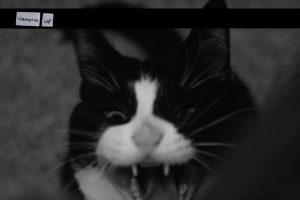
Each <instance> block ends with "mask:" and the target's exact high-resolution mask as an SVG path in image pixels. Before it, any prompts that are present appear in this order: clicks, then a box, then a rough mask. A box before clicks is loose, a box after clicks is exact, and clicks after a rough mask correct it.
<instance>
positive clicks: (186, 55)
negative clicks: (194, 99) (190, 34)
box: [180, 48, 189, 87]
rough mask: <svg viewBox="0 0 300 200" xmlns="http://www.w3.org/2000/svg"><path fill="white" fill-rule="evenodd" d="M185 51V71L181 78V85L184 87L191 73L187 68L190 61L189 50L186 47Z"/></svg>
mask: <svg viewBox="0 0 300 200" xmlns="http://www.w3.org/2000/svg"><path fill="white" fill-rule="evenodd" d="M184 53H185V58H186V59H185V65H184V72H183V76H182V79H181V82H180V86H181V87H184V85H185V83H186V81H187V79H188V77H189V74H187V73H188V71H187V70H188V69H187V66H188V65H189V62H188V51H187V49H186V48H184Z"/></svg>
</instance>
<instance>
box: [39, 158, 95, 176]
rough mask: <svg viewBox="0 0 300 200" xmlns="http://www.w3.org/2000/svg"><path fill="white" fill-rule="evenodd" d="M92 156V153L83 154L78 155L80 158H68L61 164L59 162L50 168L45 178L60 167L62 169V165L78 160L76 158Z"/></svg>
mask: <svg viewBox="0 0 300 200" xmlns="http://www.w3.org/2000/svg"><path fill="white" fill-rule="evenodd" d="M92 155H95V153H94V152H92V153H86V154H83V155H80V156H76V157H74V158H70V159H67V160H65V161H63V162H60V163H58V164H57V165H55V166H53V167H51V168H50V169H49V170H48V171H47V172H46V173H45V175H44V176H45V177H48V176H49V175H50V174H52V173H53V172H54V171H56V170H58V169H60V168H61V167H63V166H64V165H66V164H67V163H70V162H73V161H74V160H76V159H78V158H84V157H87V156H92Z"/></svg>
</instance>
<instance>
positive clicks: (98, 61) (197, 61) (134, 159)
mask: <svg viewBox="0 0 300 200" xmlns="http://www.w3.org/2000/svg"><path fill="white" fill-rule="evenodd" d="M212 2H213V1H211V2H210V3H208V4H207V7H212V5H211V3H212ZM220 2H223V1H220ZM223 3H224V2H223ZM223 6H224V5H223ZM75 47H76V52H77V56H78V62H79V68H80V75H81V78H82V83H81V90H80V97H81V102H80V103H79V104H78V105H77V106H76V108H75V109H74V112H73V114H72V117H71V123H70V152H71V156H72V158H73V161H74V166H76V168H77V169H78V170H80V169H84V168H86V167H88V166H94V167H100V168H101V167H104V166H105V167H108V168H110V169H115V170H121V171H122V173H123V174H127V175H128V173H130V174H132V175H133V176H137V179H138V180H139V184H140V187H141V188H142V189H141V190H143V191H144V193H145V195H146V196H147V195H150V193H153V191H156V190H157V189H156V187H157V186H160V187H166V186H170V185H172V186H174V188H176V190H178V191H179V190H181V189H180V186H179V185H182V183H183V182H185V183H186V184H195V182H198V181H199V180H200V179H202V174H206V173H207V172H208V173H210V172H213V171H214V170H215V169H214V166H215V164H216V163H218V162H217V161H220V160H222V156H221V154H219V153H220V151H222V150H223V149H225V150H226V148H228V147H230V146H231V145H232V144H230V142H231V138H232V137H233V134H235V132H236V131H235V130H236V128H237V125H239V124H241V121H242V118H243V116H244V114H245V113H247V111H249V109H252V106H253V104H252V100H251V98H250V95H249V92H248V90H247V88H246V87H245V85H244V84H243V83H242V82H241V81H240V80H239V79H238V78H237V77H236V75H235V73H234V72H233V71H232V69H231V68H230V47H229V31H228V29H192V30H191V32H190V34H189V36H188V38H187V40H186V42H185V43H184V44H183V45H182V48H181V51H180V52H179V53H178V54H176V55H174V56H173V57H166V58H165V59H163V60H149V61H148V60H146V61H141V60H139V59H137V58H131V57H126V56H123V55H121V54H120V53H119V52H118V51H117V50H115V48H113V47H112V45H111V44H110V43H109V42H108V41H107V40H106V39H105V38H104V37H103V36H102V34H101V32H100V31H96V30H81V31H78V32H77V33H76V34H75ZM191 169H192V170H191ZM116 173H117V172H116ZM118 173H119V172H118ZM122 173H121V172H120V174H122ZM195 174H196V177H195ZM127 175H124V176H127ZM192 176H194V177H192ZM120 177H121V175H120ZM189 182H190V183H189ZM155 185H156V186H155ZM149 188H152V189H149ZM148 190H153V191H152V192H150V191H148Z"/></svg>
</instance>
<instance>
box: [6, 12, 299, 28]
mask: <svg viewBox="0 0 300 200" xmlns="http://www.w3.org/2000/svg"><path fill="white" fill-rule="evenodd" d="M17 11H21V12H41V13H53V14H54V28H116V27H118V28H120V27H126V28H138V27H141V28H191V27H231V28H300V20H299V19H300V9H226V10H203V9H0V26H1V27H3V28H24V27H19V26H16V25H15V21H16V12H17ZM37 28H42V27H37Z"/></svg>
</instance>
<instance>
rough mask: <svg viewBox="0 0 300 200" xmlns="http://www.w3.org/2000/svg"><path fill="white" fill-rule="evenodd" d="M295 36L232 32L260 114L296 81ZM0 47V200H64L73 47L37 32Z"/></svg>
mask: <svg viewBox="0 0 300 200" xmlns="http://www.w3.org/2000/svg"><path fill="white" fill-rule="evenodd" d="M99 2H101V1H100V0H97V1H96V0H87V1H84V2H83V1H80V0H72V1H71V0H52V1H39V0H28V1H18V0H11V1H4V0H2V1H0V7H1V8H81V7H84V6H88V5H93V4H96V3H99ZM103 2H107V1H103ZM122 2H128V3H135V4H141V5H143V6H145V7H155V8H199V7H202V6H203V5H204V3H206V1H204V0H198V1H196V0H186V1H182V0H152V1H146V0H141V1H138V0H124V1H122ZM227 3H228V6H229V7H230V8H296V7H298V8H300V1H298V0H285V1H282V0H252V1H247V0H227ZM199 24H200V25H201V19H199ZM186 31H188V30H185V32H186ZM181 32H182V31H181ZM183 32H184V31H183ZM299 33H300V29H231V47H232V50H231V58H232V66H233V68H234V70H235V71H236V72H237V73H238V74H239V75H240V77H241V78H242V79H243V80H244V81H245V82H246V83H247V84H248V85H249V87H250V89H251V92H252V94H253V96H254V98H255V99H256V101H257V103H258V105H259V106H261V107H262V108H263V106H264V105H265V104H266V103H268V101H271V100H272V93H273V91H275V90H276V88H277V87H278V86H279V85H282V84H283V83H285V82H286V81H287V80H290V79H293V78H294V70H295V69H296V68H297V65H296V64H295V62H296V60H298V61H299V59H298V54H299V53H298V49H299V42H298V41H299V38H300V34H299ZM183 35H184V34H183ZM0 44H1V47H0V188H1V189H0V199H1V200H2V199H3V200H4V199H9V200H11V199H18V198H20V197H22V196H23V197H24V196H26V195H29V196H30V195H32V193H33V191H34V193H35V196H37V197H38V196H39V195H38V193H41V194H43V193H49V194H58V196H61V195H63V193H64V189H65V188H63V187H62V186H61V185H60V182H59V178H58V177H59V176H58V173H59V167H60V166H61V164H62V162H63V158H64V154H65V151H66V144H67V141H66V138H67V126H68V119H69V115H70V113H71V111H72V108H73V106H74V105H75V104H76V103H77V102H78V100H79V97H78V89H79V81H80V79H79V75H78V70H77V64H76V58H75V53H74V50H73V46H72V44H70V43H69V42H68V41H66V40H64V38H63V36H62V34H61V31H60V30H38V29H34V30H30V29H22V30H21V29H16V30H14V29H0ZM282 93H284V91H282ZM43 196H46V197H47V195H43ZM50 196H51V195H48V198H49V199H52V198H51V197H50ZM23 199H24V198H23ZM37 199H42V198H37Z"/></svg>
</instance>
